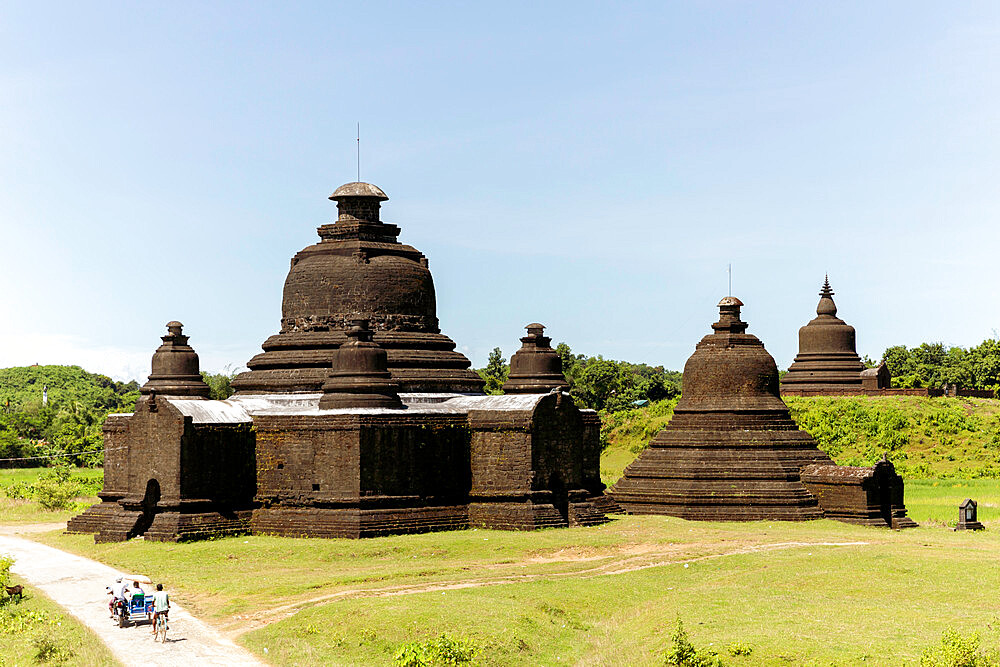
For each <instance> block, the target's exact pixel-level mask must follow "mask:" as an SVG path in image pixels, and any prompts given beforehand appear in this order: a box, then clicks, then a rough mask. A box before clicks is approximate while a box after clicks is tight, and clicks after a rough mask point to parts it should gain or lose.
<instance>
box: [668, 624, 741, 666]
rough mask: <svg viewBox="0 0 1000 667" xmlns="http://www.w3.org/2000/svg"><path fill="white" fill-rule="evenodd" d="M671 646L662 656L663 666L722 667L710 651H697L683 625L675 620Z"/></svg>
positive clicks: (717, 655)
mask: <svg viewBox="0 0 1000 667" xmlns="http://www.w3.org/2000/svg"><path fill="white" fill-rule="evenodd" d="M670 641H671V645H670V648H669V649H668V650H667V652H666V654H665V655H664V656H663V664H664V665H668V666H669V667H723V666H724V665H725V664H726V663H724V662H723V661H722V658H720V657H719V654H718V653H716V652H715V651H713V650H711V649H698V648H696V647H695V645H694V644H692V643H691V640H690V639H689V638H688V635H687V632H685V631H684V624H683V623H681V619H679V618H678V619H677V629H676V630H674V634H673V635H672V636H671V637H670Z"/></svg>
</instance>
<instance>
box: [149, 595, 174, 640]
mask: <svg viewBox="0 0 1000 667" xmlns="http://www.w3.org/2000/svg"><path fill="white" fill-rule="evenodd" d="M169 611H170V596H169V595H167V592H166V591H165V590H163V584H156V592H154V593H153V632H152V633H151V634H153V635H156V619H157V618H159V617H160V614H163V620H164V621H167V620H169V619H170V616H169V613H168V612H169Z"/></svg>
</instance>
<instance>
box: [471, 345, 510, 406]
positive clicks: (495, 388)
mask: <svg viewBox="0 0 1000 667" xmlns="http://www.w3.org/2000/svg"><path fill="white" fill-rule="evenodd" d="M476 372H477V373H479V377H481V378H483V380H485V381H486V386H485V387H484V389H483V391H485V392H486V393H487V394H494V395H495V394H502V393H503V383H504V382H506V381H507V378H508V376H510V366H509V365H508V364H507V360H506V359H504V356H503V351H502V350H501V349H500V348H499V347H495V348H493V351H492V352H490V358H489V359H488V360H487V362H486V368H480V369H478V370H477V371H476Z"/></svg>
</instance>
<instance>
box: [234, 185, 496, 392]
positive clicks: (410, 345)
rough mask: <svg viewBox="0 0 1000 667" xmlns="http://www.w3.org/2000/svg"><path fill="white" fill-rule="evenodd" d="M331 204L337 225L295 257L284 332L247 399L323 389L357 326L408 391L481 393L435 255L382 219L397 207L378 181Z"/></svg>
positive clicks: (338, 193) (267, 345) (259, 362)
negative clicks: (390, 206)
mask: <svg viewBox="0 0 1000 667" xmlns="http://www.w3.org/2000/svg"><path fill="white" fill-rule="evenodd" d="M330 199H331V200H334V201H336V202H337V212H338V216H337V220H336V222H334V223H331V224H325V225H321V226H320V227H319V228H317V230H316V231H317V233H318V234H319V238H320V240H319V242H318V243H315V244H313V245H311V246H309V247H307V248H304V249H303V250H301V251H300V252H299V253H297V254H296V255H295V257H293V258H292V262H291V268H290V269H289V272H288V276H287V278H286V279H285V286H284V291H283V293H282V302H281V331H280V332H279V333H278V334H277V335H275V336H271V337H270V338H268V339H267V340H266V341H265V342H264V344H263V348H264V352H263V354H258V355H257V356H255V357H254V358H253V359H251V360H250V361H249V362H248V363H247V366H248V367H249V368H250V370H249V372H247V373H243V374H241V375H240V376H238V377H237V378H236V379H235V380H234V381H233V387H234V388H235V389H236V390H237V391H238V392H241V393H257V392H263V393H269V392H286V391H293V392H315V391H320V390H321V387H322V385H323V384H324V382H325V381H326V379H327V375H328V374H329V368H330V364H331V363H332V360H333V353H334V351H335V350H336V349H337V348H338V347H339V346H340V345H341V344H342V343H344V342H345V341H346V340H347V334H346V332H347V330H348V327H349V323H350V322H351V321H353V320H367V321H368V322H369V326H370V328H371V330H372V331H373V332H374V341H375V342H376V343H378V345H380V346H381V347H382V348H383V349H384V350H385V351H386V353H387V355H388V367H389V371H390V373H392V378H393V380H394V381H396V382H398V383H399V384H400V387H401V390H402V391H405V392H463V393H468V392H480V391H482V386H483V381H482V379H481V378H480V377H479V376H478V375H477V374H476V373H475V372H474V371H472V370H471V369H470V366H471V363H470V362H469V360H468V359H467V358H466V357H465V356H464V355H462V354H460V353H458V352H456V351H455V343H454V342H453V341H452V340H451V339H449V338H448V337H447V336H444V335H442V334H441V330H440V328H439V327H438V319H437V312H436V310H437V305H436V300H435V296H434V280H433V278H432V277H431V272H430V269H429V268H428V262H427V258H426V257H424V255H423V254H422V253H421V252H420V251H419V250H417V249H416V248H414V247H412V246H409V245H405V244H402V243H400V242H399V241H398V240H397V237H398V236H399V233H400V229H399V227H397V226H396V225H393V224H389V223H385V222H382V220H381V219H380V216H381V214H380V207H381V203H382V202H383V201H386V200H388V197H387V196H386V194H385V192H383V191H382V189H381V188H379V187H377V186H375V185H372V184H371V183H361V182H355V183H347V184H345V185H342V186H340V187H339V188H337V189H336V190H335V191H334V193H333V194H332V195H330Z"/></svg>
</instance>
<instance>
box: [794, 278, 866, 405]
mask: <svg viewBox="0 0 1000 667" xmlns="http://www.w3.org/2000/svg"><path fill="white" fill-rule="evenodd" d="M833 295H834V292H833V290H832V289H830V279H829V277H827V278H826V279H825V280H824V281H823V289H821V290H820V293H819V296H820V299H819V305H818V306H816V317H815V319H813V320H811V321H810V322H809V323H808V324H806V325H805V326H804V327H802V328H801V329H799V353H798V354H797V355H796V356H795V360H794V361H793V362H792V365H791V366H789V368H788V372H787V373H785V376H784V377H783V378H781V391H782V392H783V393H788V394H795V393H810V394H815V393H824V392H828V391H831V390H832V391H837V390H843V389H852V390H854V389H861V371H863V370H865V365H864V364H863V363H862V362H861V358H860V357H858V352H857V347H856V342H855V333H854V327H852V326H851V325H849V324H847V323H846V322H844V320H842V319H840V318H838V317H837V304H835V303H834V302H833Z"/></svg>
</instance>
